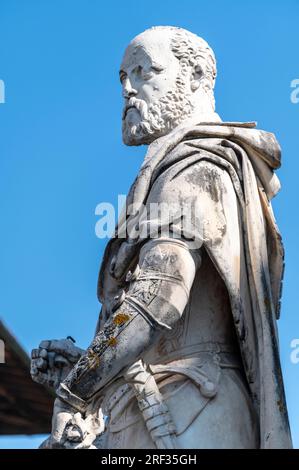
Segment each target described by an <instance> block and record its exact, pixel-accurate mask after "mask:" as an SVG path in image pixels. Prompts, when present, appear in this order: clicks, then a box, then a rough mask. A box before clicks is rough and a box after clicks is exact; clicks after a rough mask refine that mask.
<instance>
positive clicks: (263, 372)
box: [32, 27, 291, 449]
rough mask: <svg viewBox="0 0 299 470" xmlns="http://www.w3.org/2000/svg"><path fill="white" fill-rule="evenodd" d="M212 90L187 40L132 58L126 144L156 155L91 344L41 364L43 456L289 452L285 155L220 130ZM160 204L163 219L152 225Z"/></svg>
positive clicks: (116, 256)
mask: <svg viewBox="0 0 299 470" xmlns="http://www.w3.org/2000/svg"><path fill="white" fill-rule="evenodd" d="M215 77H216V61H215V57H214V54H213V51H212V50H211V48H210V47H209V46H208V44H207V43H206V42H205V41H204V40H203V39H201V38H199V37H198V36H196V35H194V34H192V33H190V32H188V31H185V30H183V29H180V28H172V27H156V28H152V29H150V30H147V31H145V32H144V33H142V34H140V35H139V36H137V37H136V38H134V39H133V41H132V42H131V43H130V44H129V46H128V48H127V50H126V51H125V54H124V58H123V61H122V64H121V69H120V79H121V83H122V88H123V96H124V111H123V117H122V132H123V140H124V143H125V144H127V145H142V144H147V145H149V147H148V151H147V153H146V156H145V159H144V162H143V164H142V166H141V168H140V172H139V174H138V176H137V179H136V181H135V183H134V184H133V186H132V188H131V190H130V192H129V195H128V199H127V211H126V213H125V214H124V216H123V217H122V218H121V220H120V221H119V224H118V227H117V229H116V232H115V238H113V239H112V240H111V241H110V242H109V243H108V246H107V249H106V252H105V255H104V259H103V263H102V266H101V270H100V275H99V299H100V301H101V303H102V313H101V316H100V322H99V326H98V329H97V333H96V335H95V338H94V340H93V342H92V343H91V345H90V347H89V348H88V349H87V351H82V350H80V349H78V348H76V347H75V346H74V345H73V344H72V343H71V342H70V341H69V340H60V341H56V342H55V341H52V342H43V343H42V344H41V346H40V348H39V349H38V350H34V352H33V360H32V377H33V379H34V380H36V381H38V382H40V383H46V384H47V385H51V386H53V387H54V388H55V389H56V394H57V400H56V403H55V407H54V414H53V430H52V434H51V436H50V437H49V439H48V440H47V441H46V442H45V444H44V447H50V448H53V447H67V448H95V447H96V448H110V449H114V448H168V449H170V448H258V447H261V448H279V447H280V448H288V447H290V446H291V440H290V434H289V427H288V417H287V410H286V407H285V398H284V390H283V381H282V377H281V369H280V363H279V355H278V346H277V330H276V319H277V318H278V316H279V307H280V286H281V278H282V271H283V248H282V244H281V239H280V235H279V232H278V230H277V227H276V224H275V220H274V217H273V213H272V210H271V202H270V201H271V198H272V197H273V196H274V195H275V194H276V193H277V192H278V190H279V181H278V179H277V177H276V176H275V174H274V170H275V169H276V168H278V167H279V166H280V148H279V145H278V143H277V141H276V139H275V136H274V135H273V134H270V133H267V132H265V131H260V130H257V129H255V123H234V122H222V121H221V119H220V117H219V115H218V114H216V112H215V101H214V93H213V89H214V84H215ZM161 204H164V205H165V207H166V209H167V211H168V212H167V211H166V212H167V214H166V215H167V217H166V216H165V213H164V216H163V217H160V216H159V217H158V216H157V213H156V214H155V215H153V212H151V209H152V207H154V208H157V207H161ZM163 207H164V206H163ZM170 213H171V217H169V216H170ZM120 234H122V238H121V237H120ZM124 234H125V236H124ZM102 413H104V415H106V416H108V419H107V420H106V426H105V425H104V420H103V415H102Z"/></svg>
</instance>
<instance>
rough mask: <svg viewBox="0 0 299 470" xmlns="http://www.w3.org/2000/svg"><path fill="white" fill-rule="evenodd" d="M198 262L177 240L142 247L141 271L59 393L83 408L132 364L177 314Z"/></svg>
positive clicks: (170, 325)
mask: <svg viewBox="0 0 299 470" xmlns="http://www.w3.org/2000/svg"><path fill="white" fill-rule="evenodd" d="M199 262H200V259H199V255H198V252H193V251H190V250H189V248H188V246H187V244H186V243H184V242H182V241H181V240H176V239H161V238H160V239H155V240H151V241H149V242H147V243H146V244H145V245H144V246H143V248H142V249H141V251H140V256H139V268H140V271H139V274H138V276H137V278H136V279H134V280H133V281H131V282H130V285H129V288H128V290H127V292H126V295H125V297H124V300H123V302H122V304H121V305H120V307H118V308H117V309H116V310H115V312H114V313H113V314H112V315H111V317H110V318H109V319H108V321H107V322H106V323H105V324H104V327H103V329H102V330H100V331H99V332H98V333H97V335H96V336H95V338H94V340H93V342H92V343H91V345H90V347H89V348H88V349H87V351H86V353H85V354H83V356H82V357H81V358H80V359H79V361H78V362H77V364H76V365H75V367H74V368H73V369H72V371H71V372H70V374H69V375H68V376H67V378H66V379H65V380H64V381H63V382H62V383H61V384H60V386H59V388H58V390H57V396H58V397H59V398H60V399H61V400H63V401H65V402H67V403H68V404H69V405H71V406H72V407H74V408H75V409H77V410H78V411H81V412H84V411H85V410H86V407H87V405H88V403H89V402H90V400H91V399H92V398H93V396H94V395H95V394H96V393H97V392H99V391H100V390H101V389H102V388H103V387H104V386H105V385H107V384H108V383H109V382H111V381H112V380H113V379H114V378H115V377H116V376H117V375H118V374H119V373H120V372H121V371H122V370H123V369H124V368H126V367H127V366H129V365H131V364H133V363H134V362H135V361H137V360H138V359H139V358H140V357H142V355H143V353H145V352H146V351H147V350H148V349H149V348H150V347H151V346H152V345H153V344H154V343H155V342H156V341H157V339H158V338H159V336H160V334H161V332H164V331H166V330H170V329H171V328H172V327H173V325H174V324H175V323H176V321H177V320H179V318H180V317H181V315H182V313H183V311H184V309H185V306H186V304H187V302H188V298H189V292H190V289H191V287H192V284H193V280H194V276H195V272H196V269H197V267H198V264H199Z"/></svg>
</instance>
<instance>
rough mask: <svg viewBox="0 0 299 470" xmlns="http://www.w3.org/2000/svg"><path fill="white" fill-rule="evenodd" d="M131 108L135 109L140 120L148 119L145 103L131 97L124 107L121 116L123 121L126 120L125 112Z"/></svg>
mask: <svg viewBox="0 0 299 470" xmlns="http://www.w3.org/2000/svg"><path fill="white" fill-rule="evenodd" d="M131 108H135V109H137V111H138V112H139V113H140V115H141V118H142V119H145V120H146V119H147V118H148V106H147V103H146V101H144V100H141V99H138V98H135V97H134V96H132V97H131V98H130V99H129V101H128V102H127V103H126V105H125V107H124V110H123V115H122V119H123V120H124V119H125V118H126V115H127V112H128V110H129V109H131Z"/></svg>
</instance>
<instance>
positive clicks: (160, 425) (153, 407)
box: [124, 360, 179, 449]
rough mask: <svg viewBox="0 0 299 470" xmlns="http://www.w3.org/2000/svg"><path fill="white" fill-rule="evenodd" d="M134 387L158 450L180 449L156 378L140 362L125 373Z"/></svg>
mask: <svg viewBox="0 0 299 470" xmlns="http://www.w3.org/2000/svg"><path fill="white" fill-rule="evenodd" d="M124 379H125V380H126V381H127V382H128V383H129V384H130V385H131V386H132V388H133V390H134V392H135V395H136V398H137V402H138V406H139V409H140V411H141V413H142V416H143V419H144V422H145V425H146V428H147V430H148V431H149V433H150V435H151V438H152V440H153V442H154V443H155V445H156V447H157V449H178V448H179V446H178V444H177V438H176V429H175V425H174V423H173V420H172V418H171V414H170V412H169V409H168V407H167V405H166V403H165V402H164V400H163V396H162V394H161V393H160V391H159V388H158V385H157V383H156V380H155V378H154V376H153V375H152V374H151V373H150V372H148V371H147V370H146V368H145V366H144V364H143V362H142V361H141V360H140V361H138V362H135V363H134V364H133V365H132V366H130V367H129V368H128V369H127V370H126V372H125V373H124Z"/></svg>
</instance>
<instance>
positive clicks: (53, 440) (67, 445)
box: [40, 398, 104, 449]
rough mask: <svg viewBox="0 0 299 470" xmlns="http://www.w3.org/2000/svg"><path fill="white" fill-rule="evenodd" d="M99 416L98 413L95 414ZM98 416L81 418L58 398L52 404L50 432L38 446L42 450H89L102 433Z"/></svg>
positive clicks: (80, 415)
mask: <svg viewBox="0 0 299 470" xmlns="http://www.w3.org/2000/svg"><path fill="white" fill-rule="evenodd" d="M97 415H99V412H98V413H97ZM103 427H104V425H103V422H102V419H101V418H100V416H95V415H94V414H87V417H84V416H82V414H81V413H79V412H78V411H76V410H75V409H74V408H72V407H71V406H70V405H68V404H67V403H65V402H63V401H62V400H60V399H59V398H56V400H55V402H54V409H53V418H52V432H51V435H50V437H49V438H48V439H46V441H44V442H43V443H42V445H41V446H40V447H41V448H43V449H57V448H59V449H91V448H95V447H94V445H93V443H94V441H95V440H96V439H97V438H98V436H99V435H100V434H102V432H103Z"/></svg>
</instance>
